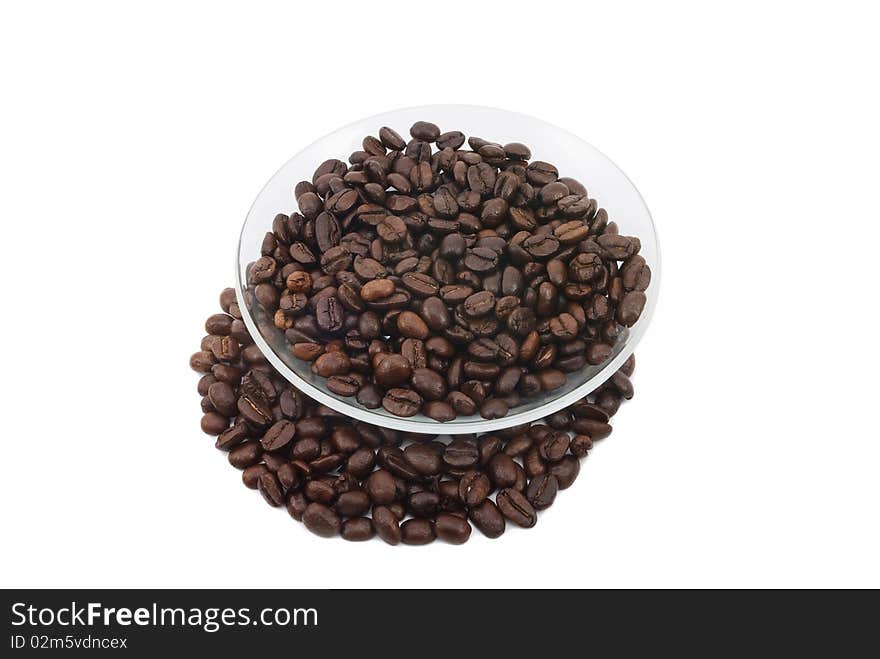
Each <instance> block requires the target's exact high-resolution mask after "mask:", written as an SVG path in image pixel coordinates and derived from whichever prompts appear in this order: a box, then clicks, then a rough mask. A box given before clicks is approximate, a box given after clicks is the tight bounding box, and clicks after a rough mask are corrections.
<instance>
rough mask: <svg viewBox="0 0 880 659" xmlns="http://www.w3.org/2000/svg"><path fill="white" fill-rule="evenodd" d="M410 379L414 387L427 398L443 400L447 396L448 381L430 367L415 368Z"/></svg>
mask: <svg viewBox="0 0 880 659" xmlns="http://www.w3.org/2000/svg"><path fill="white" fill-rule="evenodd" d="M410 381H411V383H412V386H413V388H415V389H416V391H418V392H419V393H420V394H421V395H422V396H423V397H424V398H425V399H426V400H434V401H436V400H442V399H443V398H444V397H445V396H446V381H445V380H444V379H443V377H442V376H441V375H440V374H439V373H437V372H436V371H432V370H431V369H429V368H417V369H415V370H414V371H413V374H412V377H411V378H410Z"/></svg>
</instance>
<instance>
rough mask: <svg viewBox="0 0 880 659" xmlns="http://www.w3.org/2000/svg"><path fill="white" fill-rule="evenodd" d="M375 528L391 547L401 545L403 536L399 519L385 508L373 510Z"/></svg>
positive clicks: (380, 507) (378, 507)
mask: <svg viewBox="0 0 880 659" xmlns="http://www.w3.org/2000/svg"><path fill="white" fill-rule="evenodd" d="M373 528H374V529H375V530H376V535H378V536H379V537H380V538H382V540H384V541H385V542H387V543H388V544H389V545H397V544H400V541H401V539H402V534H401V531H400V524H399V522H398V518H397V517H396V516H395V515H394V513H392V512H391V510H390V509H389V508H387V507H385V506H377V507H375V508H373Z"/></svg>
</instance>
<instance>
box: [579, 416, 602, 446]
mask: <svg viewBox="0 0 880 659" xmlns="http://www.w3.org/2000/svg"><path fill="white" fill-rule="evenodd" d="M571 429H572V430H573V431H574V432H577V433H583V434H585V435H589V436H590V437H592V439H593V441H594V442H595V441H599V440H601V439H605V438H606V437H608V436H609V435H610V434H611V426H610V425H608V424H607V423H603V422H601V421H594V420H593V419H587V418H580V419H575V420H574V422H573V423H572V424H571Z"/></svg>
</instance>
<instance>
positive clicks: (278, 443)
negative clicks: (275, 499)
mask: <svg viewBox="0 0 880 659" xmlns="http://www.w3.org/2000/svg"><path fill="white" fill-rule="evenodd" d="M295 434H296V426H295V425H294V424H293V423H292V422H291V421H288V420H287V419H282V420H281V421H277V422H275V424H274V425H272V427H270V428H269V429H268V430H267V431H266V434H265V435H263V438H262V439H261V440H260V444H261V445H262V446H263V448H264V449H265V450H266V451H277V450H280V449H282V448H284V447H285V446H287V445H288V444H289V443H290V442H291V440H292V439H293V436H294V435H295ZM278 505H280V504H278Z"/></svg>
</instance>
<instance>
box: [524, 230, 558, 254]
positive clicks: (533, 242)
mask: <svg viewBox="0 0 880 659" xmlns="http://www.w3.org/2000/svg"><path fill="white" fill-rule="evenodd" d="M523 249H525V250H526V251H527V252H528V253H529V254H530V255H531V256H533V257H534V258H536V259H541V258H546V257H548V256H552V255H553V254H555V253H556V252H557V251H559V239H558V238H557V237H556V236H554V235H552V234H535V235H534V236H530V237H529V238H526V240H525V242H524V243H523Z"/></svg>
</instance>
